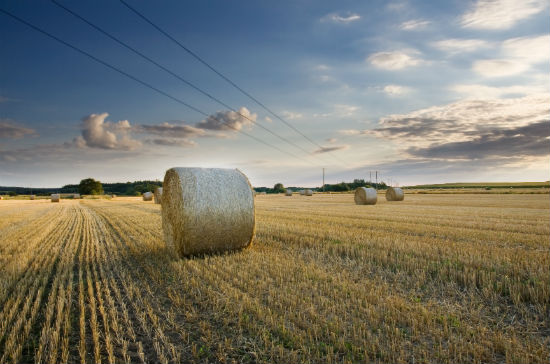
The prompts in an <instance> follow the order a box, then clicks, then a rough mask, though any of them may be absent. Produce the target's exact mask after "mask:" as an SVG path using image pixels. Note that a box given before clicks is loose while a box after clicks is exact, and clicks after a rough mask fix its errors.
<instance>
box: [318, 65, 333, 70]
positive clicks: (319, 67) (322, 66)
mask: <svg viewBox="0 0 550 364" xmlns="http://www.w3.org/2000/svg"><path fill="white" fill-rule="evenodd" d="M315 69H316V70H317V71H328V70H330V67H329V66H327V65H326V64H319V65H317V66H315Z"/></svg>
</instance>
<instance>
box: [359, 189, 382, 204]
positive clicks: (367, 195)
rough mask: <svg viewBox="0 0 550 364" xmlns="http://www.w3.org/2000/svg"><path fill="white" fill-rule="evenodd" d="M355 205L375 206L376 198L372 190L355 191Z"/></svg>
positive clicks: (374, 191)
mask: <svg viewBox="0 0 550 364" xmlns="http://www.w3.org/2000/svg"><path fill="white" fill-rule="evenodd" d="M354 199H355V204H356V205H376V201H377V199H378V196H377V194H376V190H375V189H374V188H366V187H359V188H357V189H356V190H355V197H354Z"/></svg>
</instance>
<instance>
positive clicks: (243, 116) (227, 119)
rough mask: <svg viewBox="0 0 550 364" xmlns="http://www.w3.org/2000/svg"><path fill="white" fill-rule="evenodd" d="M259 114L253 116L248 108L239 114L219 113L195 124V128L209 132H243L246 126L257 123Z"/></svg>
mask: <svg viewBox="0 0 550 364" xmlns="http://www.w3.org/2000/svg"><path fill="white" fill-rule="evenodd" d="M257 116H258V115H257V114H252V113H250V111H249V110H248V109H247V108H246V107H241V108H240V109H239V112H238V113H237V112H234V111H218V112H217V113H215V114H213V115H210V116H208V117H207V118H206V119H204V120H202V121H200V122H199V123H197V124H195V127H197V128H200V129H207V130H221V131H225V130H233V131H237V130H241V129H242V128H243V127H244V126H248V125H252V124H253V123H254V122H256V118H257Z"/></svg>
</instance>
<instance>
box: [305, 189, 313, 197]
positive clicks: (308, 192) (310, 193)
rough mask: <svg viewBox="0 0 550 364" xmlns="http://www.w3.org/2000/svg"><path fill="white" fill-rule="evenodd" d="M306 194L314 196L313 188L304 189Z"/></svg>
mask: <svg viewBox="0 0 550 364" xmlns="http://www.w3.org/2000/svg"><path fill="white" fill-rule="evenodd" d="M304 194H305V195H306V196H313V191H312V190H305V191H304Z"/></svg>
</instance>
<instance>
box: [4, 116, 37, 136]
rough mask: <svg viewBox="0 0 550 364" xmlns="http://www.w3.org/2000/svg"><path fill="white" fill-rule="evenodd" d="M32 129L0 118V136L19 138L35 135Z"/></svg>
mask: <svg viewBox="0 0 550 364" xmlns="http://www.w3.org/2000/svg"><path fill="white" fill-rule="evenodd" d="M35 134H36V132H35V131H34V130H33V129H29V128H25V127H23V126H20V125H17V124H16V123H15V122H13V120H11V119H0V138H13V139H19V138H23V137H25V136H27V135H35Z"/></svg>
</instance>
